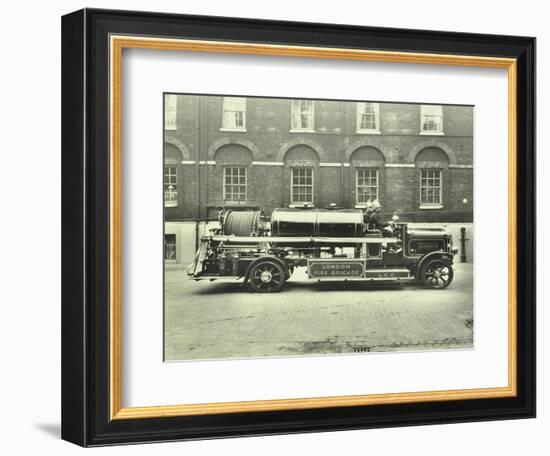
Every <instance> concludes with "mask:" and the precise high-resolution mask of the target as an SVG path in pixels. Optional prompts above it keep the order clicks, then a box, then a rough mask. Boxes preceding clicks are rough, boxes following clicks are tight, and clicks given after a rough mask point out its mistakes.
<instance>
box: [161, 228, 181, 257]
mask: <svg viewBox="0 0 550 456" xmlns="http://www.w3.org/2000/svg"><path fill="white" fill-rule="evenodd" d="M168 236H170V237H172V238H173V239H174V244H171V245H173V246H174V258H166V246H167V245H168V244H167V242H166V238H167V237H168ZM164 261H165V262H166V263H176V262H177V261H178V237H177V236H176V234H175V233H164Z"/></svg>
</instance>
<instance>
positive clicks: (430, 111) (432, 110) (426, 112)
mask: <svg viewBox="0 0 550 456" xmlns="http://www.w3.org/2000/svg"><path fill="white" fill-rule="evenodd" d="M427 117H434V118H439V122H437V124H438V128H437V129H435V130H431V129H430V130H427V129H424V127H425V125H426V118H427ZM420 134H421V135H438V136H440V135H444V134H445V133H444V132H443V106H441V105H420Z"/></svg>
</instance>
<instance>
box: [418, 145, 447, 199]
mask: <svg viewBox="0 0 550 456" xmlns="http://www.w3.org/2000/svg"><path fill="white" fill-rule="evenodd" d="M414 162H415V167H416V168H417V169H418V177H419V207H420V209H442V208H443V207H444V200H445V191H444V190H445V186H444V179H445V177H446V176H445V172H446V170H447V169H448V168H449V159H448V157H447V155H446V154H445V152H443V151H442V150H441V149H439V148H437V147H427V148H426V149H423V150H421V151H420V152H419V153H418V154H417V155H416V158H415V161H414Z"/></svg>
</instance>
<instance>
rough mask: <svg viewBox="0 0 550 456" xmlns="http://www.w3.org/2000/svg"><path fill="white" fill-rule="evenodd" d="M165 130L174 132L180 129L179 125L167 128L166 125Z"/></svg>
mask: <svg viewBox="0 0 550 456" xmlns="http://www.w3.org/2000/svg"><path fill="white" fill-rule="evenodd" d="M164 129H165V130H170V131H174V130H177V129H178V127H177V125H170V126H166V125H165V126H164Z"/></svg>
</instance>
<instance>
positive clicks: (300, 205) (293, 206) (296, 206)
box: [288, 202, 314, 209]
mask: <svg viewBox="0 0 550 456" xmlns="http://www.w3.org/2000/svg"><path fill="white" fill-rule="evenodd" d="M288 207H289V208H291V209H302V208H310V207H311V208H313V207H314V206H313V202H311V203H290V204H289V205H288Z"/></svg>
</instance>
